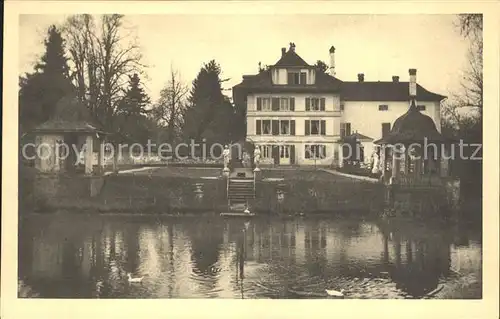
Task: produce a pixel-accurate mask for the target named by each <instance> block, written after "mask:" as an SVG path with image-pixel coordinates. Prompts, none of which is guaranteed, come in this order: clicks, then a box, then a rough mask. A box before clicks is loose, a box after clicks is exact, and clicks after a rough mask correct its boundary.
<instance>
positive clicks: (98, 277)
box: [19, 215, 481, 298]
mask: <svg viewBox="0 0 500 319" xmlns="http://www.w3.org/2000/svg"><path fill="white" fill-rule="evenodd" d="M456 231H457V229H451V228H450V229H448V228H443V227H441V228H439V229H431V228H429V227H427V226H422V225H415V224H412V223H406V224H394V223H392V224H391V223H380V222H364V221H359V220H347V221H346V220H328V219H312V220H301V219H299V220H273V221H269V220H258V219H256V220H253V221H251V222H249V221H247V222H244V221H242V220H224V219H218V218H198V219H193V218H190V219H188V218H186V219H163V220H161V219H154V218H138V217H124V216H119V217H103V216H89V217H77V216H74V215H52V216H32V217H30V218H29V219H28V220H26V221H25V222H24V223H23V227H22V229H21V232H20V249H21V251H20V258H21V260H20V263H19V264H20V268H19V271H20V277H21V278H22V279H23V280H24V281H25V282H26V283H27V284H29V285H30V286H31V287H33V289H34V290H35V291H37V292H39V293H40V296H41V297H53V298H54V297H60V298H62V297H66V298H301V297H307V298H312V297H324V296H323V295H324V290H325V289H338V290H340V289H345V291H346V295H347V297H350V298H419V297H422V296H424V295H425V294H426V293H428V292H429V291H431V290H433V289H435V288H436V287H437V286H438V284H441V283H443V284H445V285H446V284H448V283H449V282H451V281H453V280H456V278H457V277H460V276H466V275H468V274H471V273H480V269H481V245H480V241H479V238H480V236H479V234H476V238H474V236H471V235H470V234H465V235H464V234H462V235H460V236H458V237H457V235H456ZM464 236H465V237H464ZM457 238H459V240H458V242H459V245H458V244H457ZM21 265H22V266H21ZM127 273H131V274H132V275H133V276H134V277H140V276H145V277H144V280H143V283H142V284H131V283H129V282H128V281H127Z"/></svg>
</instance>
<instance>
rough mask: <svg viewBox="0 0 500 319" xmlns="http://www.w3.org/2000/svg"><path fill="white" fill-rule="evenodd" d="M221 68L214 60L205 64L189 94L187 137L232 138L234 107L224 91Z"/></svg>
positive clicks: (211, 141)
mask: <svg viewBox="0 0 500 319" xmlns="http://www.w3.org/2000/svg"><path fill="white" fill-rule="evenodd" d="M220 75H221V68H220V65H219V64H218V63H216V62H215V61H214V60H211V61H210V62H208V63H206V64H204V65H203V67H202V68H201V70H200V72H199V73H198V76H197V77H196V79H194V81H193V86H192V89H191V92H190V95H189V98H188V108H187V110H186V112H185V115H184V127H183V132H184V136H185V138H188V139H194V140H196V141H201V140H202V139H206V140H207V142H208V143H215V142H218V143H227V142H230V141H231V126H232V125H231V121H232V120H233V116H234V109H233V106H232V104H231V102H230V101H229V99H228V98H227V97H226V96H224V94H222V86H221V83H222V82H224V80H222V79H221V78H220Z"/></svg>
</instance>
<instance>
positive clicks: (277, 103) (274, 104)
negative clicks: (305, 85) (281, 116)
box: [272, 97, 280, 111]
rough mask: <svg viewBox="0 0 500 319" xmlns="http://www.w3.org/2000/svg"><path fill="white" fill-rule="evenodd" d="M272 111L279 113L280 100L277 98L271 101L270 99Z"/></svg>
mask: <svg viewBox="0 0 500 319" xmlns="http://www.w3.org/2000/svg"><path fill="white" fill-rule="evenodd" d="M272 110H273V111H279V110H280V98H279V97H273V99H272Z"/></svg>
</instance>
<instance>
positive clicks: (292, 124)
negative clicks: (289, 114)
mask: <svg viewBox="0 0 500 319" xmlns="http://www.w3.org/2000/svg"><path fill="white" fill-rule="evenodd" d="M290 135H295V120H291V121H290Z"/></svg>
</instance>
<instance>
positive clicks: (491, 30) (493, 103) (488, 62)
mask: <svg viewBox="0 0 500 319" xmlns="http://www.w3.org/2000/svg"><path fill="white" fill-rule="evenodd" d="M77 12H81V13H83V12H85V13H104V12H106V13H118V12H119V13H124V14H126V13H133V14H139V13H140V14H160V13H161V14H276V13H280V14H401V13H407V14H436V13H440V14H457V13H483V14H484V78H485V81H484V83H485V87H484V92H485V95H484V101H485V105H487V107H485V108H484V120H485V122H484V128H485V131H484V145H485V147H484V170H483V171H484V173H483V183H484V187H483V194H484V200H483V216H484V217H483V299H482V300H471V301H465V300H427V301H408V300H402V301H396V300H384V301H382V300H366V301H361V300H336V301H332V300H300V301H299V300H272V301H268V300H252V301H249V300H203V299H199V300H196V299H190V300H186V299H169V300H164V299H156V300H133V301H131V300H119V299H116V300H106V301H104V300H71V299H63V300H61V299H58V300H54V299H37V300H34V299H31V300H27V299H18V298H17V205H18V204H17V179H18V176H17V167H18V163H17V161H18V158H17V156H16V154H17V153H16V152H14V151H12V150H14V149H16V148H17V145H18V140H17V138H18V135H17V129H18V126H17V125H18V120H17V99H18V94H17V87H18V74H19V72H18V65H19V64H18V57H19V54H18V41H19V39H18V37H19V32H18V29H19V15H20V14H70V13H77ZM499 17H500V16H499V3H498V2H496V1H489V2H481V1H469V2H463V1H462V2H452V1H446V2H440V3H435V2H431V1H420V2H417V1H413V2H403V1H398V2H396V1H386V2H377V1H369V2H361V1H359V2H349V3H348V2H341V1H307V2H299V1H283V2H266V1H262V2H232V1H231V2H229V1H228V2H226V1H217V2H209V1H207V2H160V1H152V2H144V1H137V2H132V1H124V2H118V1H108V2H101V1H88V2H83V1H38V2H35V1H7V2H6V3H5V14H4V70H3V75H4V87H3V93H4V94H3V114H4V116H3V132H2V133H3V134H2V136H3V137H4V138H3V149H2V154H3V166H2V173H3V174H2V183H3V185H2V186H3V187H2V230H3V231H2V260H1V262H2V264H1V266H2V267H1V271H2V273H1V297H2V298H1V317H2V318H7V319H10V318H101V317H102V318H113V317H120V318H142V317H145V318H146V317H152V318H158V317H169V318H197V317H201V318H208V317H214V318H226V317H227V318H233V317H234V316H235V313H236V314H238V315H237V317H239V318H255V317H260V318H302V317H303V318H309V317H310V318H326V317H328V318H331V317H332V316H335V317H341V318H343V317H349V318H352V317H361V318H362V317H365V316H369V317H371V318H379V317H380V318H388V317H395V318H399V317H404V318H427V317H429V318H498V269H499V265H498V251H499V246H498V225H499V207H498V194H499V186H498V176H499V161H498V149H499V139H498V136H499V134H498V129H499V88H500V72H499V64H500V63H499V39H500V38H499V36H500V33H499V31H500V24H499V21H500V18H499ZM333 303H335V304H333ZM230 309H234V311H233V310H230Z"/></svg>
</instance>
